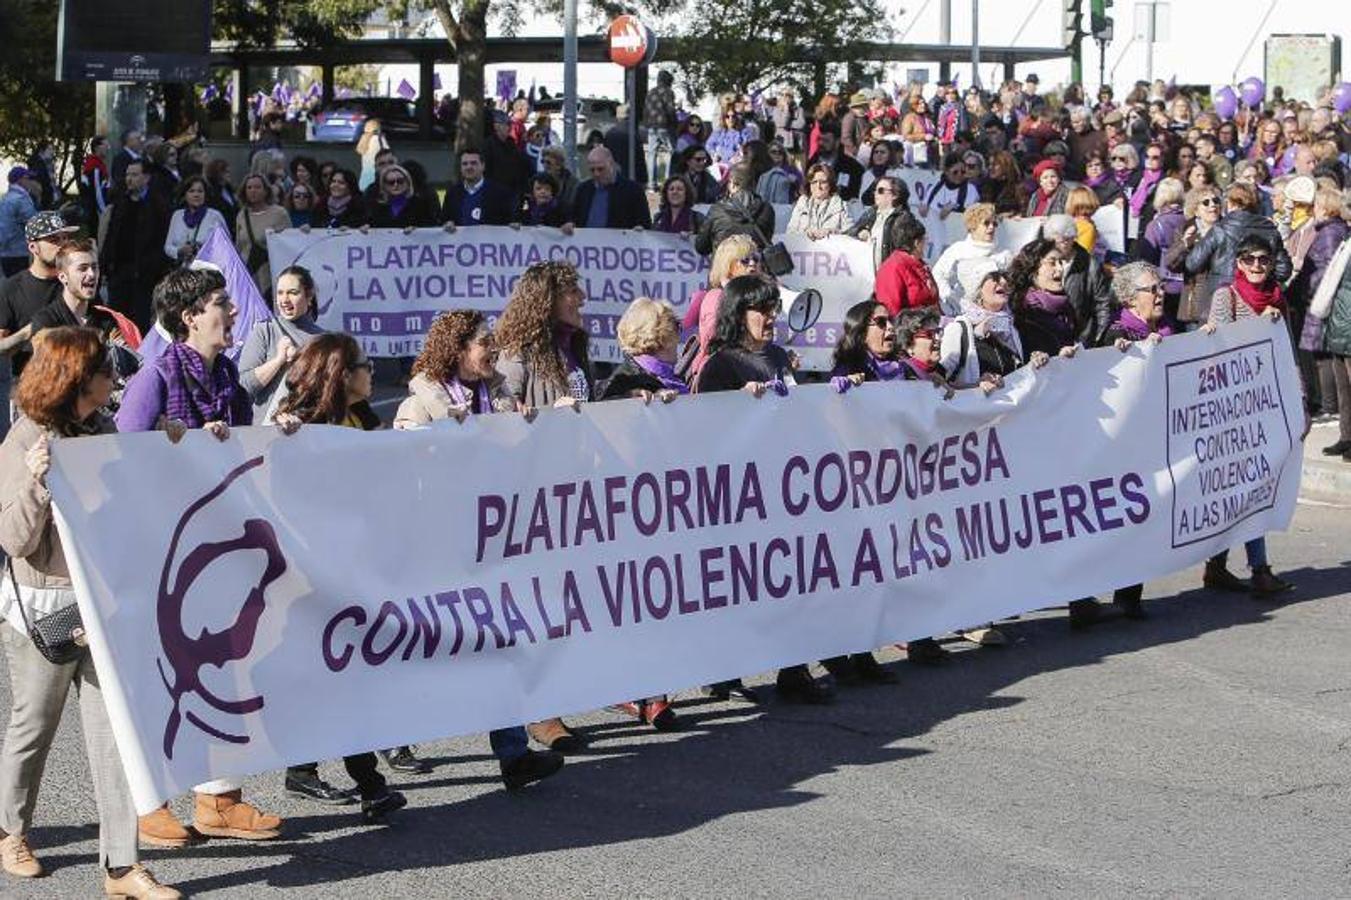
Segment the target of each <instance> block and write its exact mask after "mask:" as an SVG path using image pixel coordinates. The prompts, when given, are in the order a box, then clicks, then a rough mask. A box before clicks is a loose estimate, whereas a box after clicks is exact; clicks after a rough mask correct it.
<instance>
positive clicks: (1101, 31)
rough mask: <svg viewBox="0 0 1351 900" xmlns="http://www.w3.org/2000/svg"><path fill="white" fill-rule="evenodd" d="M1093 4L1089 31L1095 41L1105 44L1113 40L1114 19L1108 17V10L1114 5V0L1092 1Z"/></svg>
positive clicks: (1089, 18) (1090, 12)
mask: <svg viewBox="0 0 1351 900" xmlns="http://www.w3.org/2000/svg"><path fill="white" fill-rule="evenodd" d="M1092 3H1093V5H1092V7H1091V8H1090V10H1089V16H1088V30H1089V33H1091V34H1092V35H1093V37H1094V38H1095V39H1097V40H1099V41H1102V42H1103V43H1104V44H1105V43H1107V42H1109V41H1111V39H1112V19H1111V17H1109V16H1108V15H1107V8H1108V7H1109V6H1111V5H1112V0H1092Z"/></svg>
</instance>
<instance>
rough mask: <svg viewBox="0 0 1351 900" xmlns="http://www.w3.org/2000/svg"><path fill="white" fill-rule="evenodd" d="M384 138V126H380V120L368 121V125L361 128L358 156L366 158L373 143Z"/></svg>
mask: <svg viewBox="0 0 1351 900" xmlns="http://www.w3.org/2000/svg"><path fill="white" fill-rule="evenodd" d="M383 137H384V126H382V125H381V124H380V120H379V119H367V120H366V124H365V125H363V126H361V137H360V138H358V139H357V154H358V155H360V156H365V155H366V151H367V150H369V149H370V147H371V141H373V140H379V139H382V138H383Z"/></svg>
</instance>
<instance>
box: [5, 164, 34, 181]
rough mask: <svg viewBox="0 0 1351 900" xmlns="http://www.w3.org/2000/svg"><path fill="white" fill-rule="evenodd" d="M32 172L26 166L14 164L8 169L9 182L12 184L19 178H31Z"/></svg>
mask: <svg viewBox="0 0 1351 900" xmlns="http://www.w3.org/2000/svg"><path fill="white" fill-rule="evenodd" d="M32 177H33V173H32V172H30V171H29V170H28V168H27V167H26V166H15V167H14V168H12V169H10V170H9V183H10V184H14V183H15V182H17V181H18V180H19V179H21V178H32Z"/></svg>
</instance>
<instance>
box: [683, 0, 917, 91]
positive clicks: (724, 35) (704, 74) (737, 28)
mask: <svg viewBox="0 0 1351 900" xmlns="http://www.w3.org/2000/svg"><path fill="white" fill-rule="evenodd" d="M666 2H669V0H666ZM691 11H696V10H691ZM696 12H697V14H695V15H686V16H684V17H682V20H683V23H684V27H683V28H681V29H679V30H678V34H677V40H678V42H679V49H678V55H679V59H680V69H681V72H682V74H683V75H684V80H685V86H686V88H687V89H688V90H689V92H690V93H691V94H701V93H718V92H721V91H737V92H746V91H750V90H753V89H755V88H763V87H766V86H769V85H774V84H783V83H787V84H791V85H794V86H795V87H797V88H799V89H803V90H806V89H809V88H810V86H811V85H812V79H813V73H814V70H815V67H816V64H817V62H840V61H844V60H848V59H851V58H853V56H854V54H853V53H852V52H851V47H852V46H853V45H856V44H859V43H863V42H866V41H883V40H887V39H889V38H890V36H891V26H890V25H889V24H888V23H887V20H886V12H885V10H883V8H882V7H881V5H880V3H878V0H724V2H722V3H719V4H718V5H717V6H716V7H706V8H703V9H699V10H697V11H696Z"/></svg>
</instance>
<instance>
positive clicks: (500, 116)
mask: <svg viewBox="0 0 1351 900" xmlns="http://www.w3.org/2000/svg"><path fill="white" fill-rule="evenodd" d="M483 167H484V171H485V173H486V174H487V176H488V180H489V181H495V182H497V183H498V184H500V185H503V186H505V187H506V188H507V189H508V190H510V191H511V193H512V195H513V196H514V197H517V198H519V197H520V196H521V195H522V194H524V193H525V191H526V189H527V188H528V187H529V186H530V175H531V171H530V160H529V158H528V157H526V155H525V154H524V153H522V152H521V151H520V148H518V147H517V146H516V142H515V141H513V140H512V139H511V116H509V115H507V114H506V112H505V111H503V110H500V109H495V110H493V133H492V134H491V135H489V136H488V141H487V144H486V146H485V147H484V153H483Z"/></svg>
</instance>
